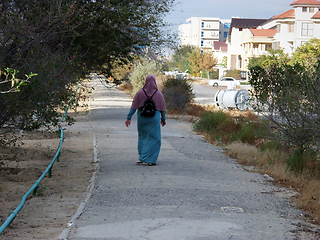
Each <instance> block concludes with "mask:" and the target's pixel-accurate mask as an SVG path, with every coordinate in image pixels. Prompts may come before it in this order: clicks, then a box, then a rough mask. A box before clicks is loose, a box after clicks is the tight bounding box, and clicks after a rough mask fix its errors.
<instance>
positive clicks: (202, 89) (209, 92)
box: [193, 80, 250, 105]
mask: <svg viewBox="0 0 320 240" xmlns="http://www.w3.org/2000/svg"><path fill="white" fill-rule="evenodd" d="M209 81H210V80H209ZM249 88H250V86H249V85H241V86H240V88H239V89H244V90H248V89H249ZM222 89H226V87H213V86H212V85H211V84H208V85H193V92H194V94H195V101H196V102H197V103H201V104H208V105H214V104H215V102H214V95H215V94H216V92H217V91H219V90H222Z"/></svg>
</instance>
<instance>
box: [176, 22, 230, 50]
mask: <svg viewBox="0 0 320 240" xmlns="http://www.w3.org/2000/svg"><path fill="white" fill-rule="evenodd" d="M186 22H187V23H186V24H181V25H179V42H180V45H193V46H198V47H200V48H201V49H210V50H212V49H213V43H214V42H215V41H226V39H227V36H228V32H229V29H230V23H231V20H226V19H220V18H204V17H191V18H188V19H187V20H186Z"/></svg>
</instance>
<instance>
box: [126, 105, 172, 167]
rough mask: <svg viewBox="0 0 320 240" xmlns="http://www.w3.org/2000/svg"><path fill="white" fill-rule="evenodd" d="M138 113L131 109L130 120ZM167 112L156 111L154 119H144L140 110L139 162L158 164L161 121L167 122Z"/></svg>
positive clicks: (138, 113) (128, 117)
mask: <svg viewBox="0 0 320 240" xmlns="http://www.w3.org/2000/svg"><path fill="white" fill-rule="evenodd" d="M135 112H136V110H135V109H133V108H131V109H130V112H129V114H128V116H127V119H128V120H131V117H132V116H133V114H134V113H135ZM165 112H166V111H161V112H159V111H156V114H155V116H154V117H143V116H141V115H140V110H138V112H137V116H138V122H137V128H138V153H139V160H140V161H141V162H144V163H154V164H155V163H156V162H157V159H158V156H159V153H160V147H161V129H160V119H161V121H165Z"/></svg>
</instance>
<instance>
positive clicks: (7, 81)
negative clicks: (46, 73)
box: [0, 68, 38, 94]
mask: <svg viewBox="0 0 320 240" xmlns="http://www.w3.org/2000/svg"><path fill="white" fill-rule="evenodd" d="M18 72H19V71H17V70H15V69H13V70H11V69H10V68H6V69H5V70H4V71H1V70H0V79H1V80H0V84H4V85H8V88H7V89H8V90H0V93H1V94H5V93H12V92H20V87H21V86H23V85H26V84H27V83H29V82H30V81H29V80H30V78H32V77H33V76H37V75H38V74H36V73H30V74H29V75H27V74H26V75H25V77H26V79H18V78H17V77H16V74H17V73H18ZM2 79H3V80H2Z"/></svg>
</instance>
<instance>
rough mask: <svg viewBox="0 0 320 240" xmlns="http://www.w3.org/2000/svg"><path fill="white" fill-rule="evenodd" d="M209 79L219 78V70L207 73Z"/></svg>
mask: <svg viewBox="0 0 320 240" xmlns="http://www.w3.org/2000/svg"><path fill="white" fill-rule="evenodd" d="M209 78H210V79H218V78H219V70H215V71H211V72H209Z"/></svg>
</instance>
